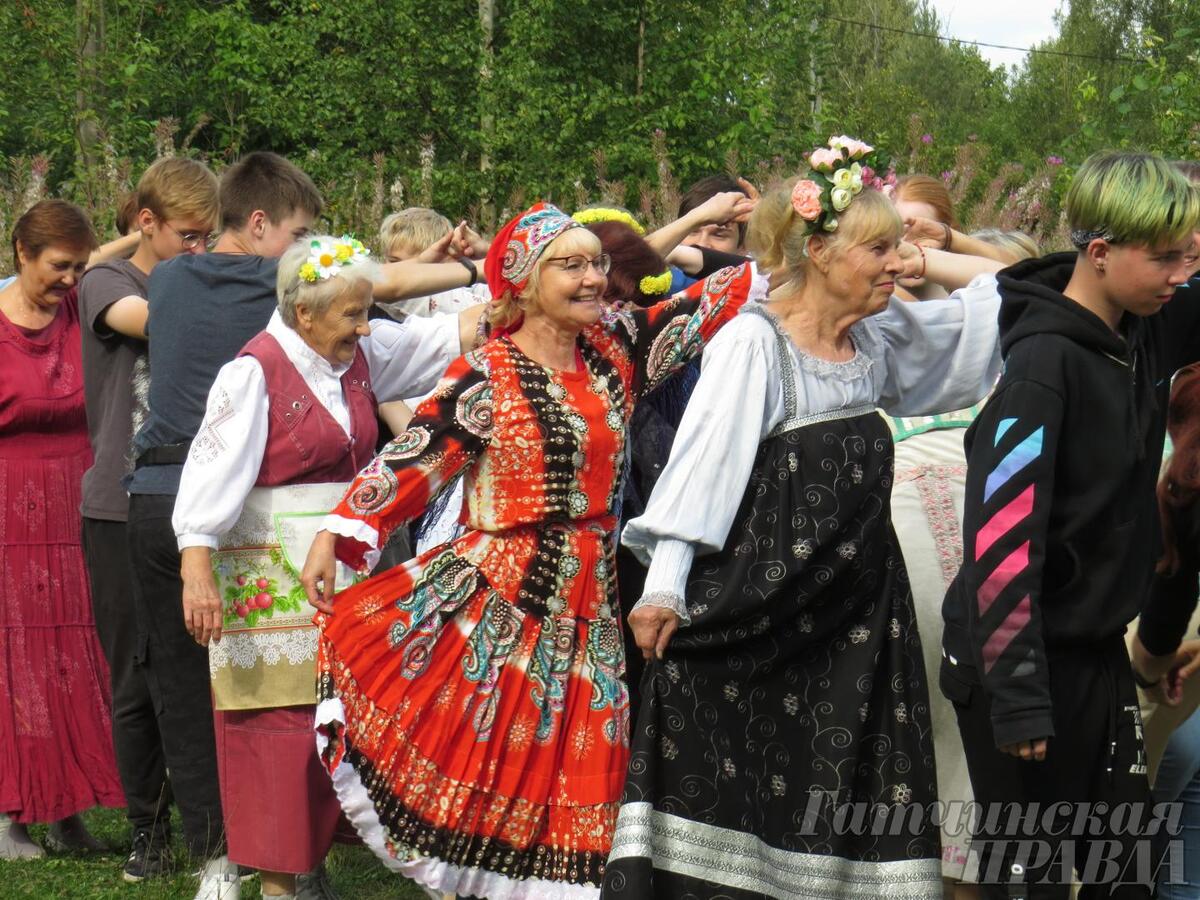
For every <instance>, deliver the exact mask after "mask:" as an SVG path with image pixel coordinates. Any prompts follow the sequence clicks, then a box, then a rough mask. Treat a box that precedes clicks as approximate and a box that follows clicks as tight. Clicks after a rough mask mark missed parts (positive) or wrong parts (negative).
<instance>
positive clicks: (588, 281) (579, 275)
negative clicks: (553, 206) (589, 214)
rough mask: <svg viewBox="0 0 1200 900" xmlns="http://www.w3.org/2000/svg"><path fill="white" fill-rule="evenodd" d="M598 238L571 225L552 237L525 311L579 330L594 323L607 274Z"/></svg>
mask: <svg viewBox="0 0 1200 900" xmlns="http://www.w3.org/2000/svg"><path fill="white" fill-rule="evenodd" d="M603 267H604V263H603V262H602V257H601V248H600V240H599V238H597V237H596V236H595V235H594V234H592V233H591V232H590V231H588V230H587V229H586V228H572V229H571V230H569V231H567V232H565V233H563V234H561V235H559V237H557V238H555V239H554V240H553V241H551V242H550V244H549V245H548V246H547V247H546V249H545V250H544V251H543V253H542V257H541V259H540V260H539V261H538V266H537V276H536V281H537V286H536V289H535V290H534V291H533V292H532V296H531V297H530V298H529V300H528V301H527V306H526V309H525V314H526V315H527V316H530V317H533V316H540V317H544V318H545V319H547V320H549V322H550V323H551V324H553V325H554V326H556V327H558V328H561V329H564V330H569V331H581V330H583V329H584V328H586V327H588V326H589V325H592V324H595V322H596V321H597V320H598V319H599V318H600V314H601V312H602V311H603V309H604V305H603V302H602V301H603V298H604V290H605V288H606V287H607V286H608V276H607V275H606V274H605V273H604V272H603V271H601V269H602V268H603Z"/></svg>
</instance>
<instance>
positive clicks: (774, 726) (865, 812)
mask: <svg viewBox="0 0 1200 900" xmlns="http://www.w3.org/2000/svg"><path fill="white" fill-rule="evenodd" d="M787 403H788V406H789V415H788V421H786V422H785V423H784V425H783V426H781V428H780V430H779V431H778V432H777V433H773V434H772V435H770V436H768V437H767V438H766V439H765V440H764V441H763V442H762V443H761V444H760V445H759V448H758V453H757V457H756V459H755V463H754V468H753V472H752V475H751V477H750V480H749V483H748V484H747V486H746V488H745V492H744V495H743V497H742V500H741V505H740V507H739V508H738V511H737V514H736V517H735V518H734V521H733V525H732V527H731V529H730V531H729V536H728V538H727V540H726V542H725V546H724V547H723V549H722V550H721V551H720V552H718V553H716V554H713V555H710V556H703V557H700V558H698V559H697V560H696V561H695V562H694V563H693V566H692V570H691V575H690V576H689V579H688V584H687V598H686V599H687V603H688V608H689V611H690V614H691V617H692V622H691V625H690V626H689V627H687V628H683V629H681V630H680V631H679V632H678V634H677V635H676V636H675V638H674V639H673V640H672V642H671V644H670V645H669V647H668V648H667V651H666V654H665V656H664V658H663V659H662V660H661V661H657V662H654V663H652V664H650V666H649V668H648V670H647V672H646V674H645V676H644V677H643V679H642V682H641V698H640V707H639V711H638V717H637V721H636V723H635V724H634V727H633V732H632V735H631V753H632V756H631V760H630V770H629V780H628V782H627V784H626V788H625V795H624V799H623V801H622V806H621V811H620V814H619V817H618V825H617V832H616V835H615V837H614V840H613V851H612V854H611V856H610V857H609V864H608V867H607V870H606V874H605V881H604V888H603V894H602V895H603V896H604V897H611V898H619V900H625V898H639V900H640V898H643V897H672V898H697V900H701V898H703V900H709V898H718V897H719V898H736V900H743V898H752V897H753V898H759V897H776V898H780V897H805V898H807V897H834V896H836V897H842V896H845V897H892V896H896V897H908V898H918V897H919V898H924V897H929V896H933V895H932V894H931V893H930V891H936V895H937V896H940V891H941V882H940V867H939V863H938V858H939V856H940V853H939V833H938V828H937V822H936V821H933V820H932V819H930V818H929V817H926V816H924V815H923V814H924V813H925V812H927V811H928V807H929V805H930V804H932V802H933V801H934V800H935V799H936V790H937V786H936V779H935V774H934V761H933V741H932V735H931V725H930V719H929V706H928V692H927V688H926V679H925V666H924V662H923V659H922V654H921V644H920V638H919V637H918V634H917V626H916V619H915V614H914V610H913V603H912V596H911V593H910V592H909V587H908V580H907V576H906V574H905V570H904V565H903V561H902V558H901V555H900V549H899V544H898V542H897V539H896V535H895V532H894V530H893V528H892V522H891V514H890V510H889V503H888V498H889V496H890V493H891V480H892V441H891V435H890V433H889V432H888V429H887V426H886V425H885V423H884V421H883V419H882V418H881V417H880V416H879V415H878V414H877V413H876V412H874V411H865V412H858V413H854V412H853V411H850V412H851V414H847V415H844V417H840V418H839V417H829V418H825V417H818V421H812V420H809V421H807V422H804V423H803V424H799V425H796V424H795V421H796V416H795V415H794V399H793V397H788V399H787ZM714 873H720V874H719V876H717V875H715V874H714ZM706 874H708V875H709V876H710V877H708V878H706V877H705V875H706Z"/></svg>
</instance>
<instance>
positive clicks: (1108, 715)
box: [940, 639, 1177, 900]
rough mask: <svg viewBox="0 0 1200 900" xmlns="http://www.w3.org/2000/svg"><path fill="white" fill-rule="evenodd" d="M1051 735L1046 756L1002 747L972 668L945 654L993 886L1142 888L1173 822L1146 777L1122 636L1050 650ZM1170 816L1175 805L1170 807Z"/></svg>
mask: <svg viewBox="0 0 1200 900" xmlns="http://www.w3.org/2000/svg"><path fill="white" fill-rule="evenodd" d="M1048 664H1049V669H1050V693H1051V701H1052V704H1053V715H1054V731H1055V736H1054V737H1052V738H1050V740H1049V744H1048V746H1047V751H1046V759H1045V760H1044V761H1043V762H1034V761H1028V762H1027V761H1025V760H1021V759H1017V758H1016V757H1013V756H1009V755H1008V754H1005V753H1001V752H1000V751H999V750H998V749H996V745H995V742H994V740H993V736H992V725H991V718H990V702H989V699H988V697H987V695H985V693H984V692H983V690H982V689H981V688H980V685H979V680H978V677H977V675H976V674H975V671H974V670H973V669H972V668H970V667H968V666H966V665H962V664H959V665H954V664H951V663H950V662H949V660H946V659H943V660H942V670H941V679H940V681H941V688H942V693H944V694H945V695H946V697H947V698H948V699H949V700H950V701H951V702H952V703H953V704H954V707H955V712H956V713H957V716H958V727H959V732H960V733H961V735H962V742H963V750H964V751H965V753H966V758H967V769H968V772H969V773H970V776H971V787H972V789H973V791H974V794H975V802H976V803H977V804H978V807H977V808H976V810H975V812H976V813H977V815H978V818H977V824H976V827H975V829H974V841H973V843H972V853H978V855H979V856H978V860H979V881H980V882H981V889H982V891H983V895H984V896H985V897H988V898H1017V897H1019V898H1029V900H1042V898H1045V900H1060V898H1062V900H1065V898H1066V897H1068V895H1069V893H1070V885H1071V880H1072V870H1074V872H1075V873H1076V875H1077V877H1078V879H1079V880H1080V882H1081V883H1082V885H1083V887H1082V888H1081V890H1080V893H1079V896H1080V898H1081V900H1095V898H1102V897H1103V898H1109V897H1111V898H1147V897H1150V896H1151V891H1152V885H1153V884H1154V880H1155V878H1156V877H1157V870H1158V867H1159V866H1160V865H1164V864H1166V863H1169V859H1170V858H1169V856H1167V855H1165V854H1166V852H1167V850H1168V840H1169V837H1170V832H1171V831H1172V829H1173V825H1172V819H1171V817H1170V816H1167V815H1166V810H1165V808H1161V807H1160V808H1155V807H1154V806H1153V805H1152V802H1151V798H1150V788H1149V784H1148V782H1147V779H1146V759H1145V750H1144V745H1143V742H1142V728H1141V714H1140V712H1139V708H1138V699H1137V692H1136V690H1135V688H1134V684H1133V676H1132V673H1131V670H1130V666H1129V659H1128V656H1127V655H1126V651H1125V644H1124V642H1123V640H1120V639H1118V640H1115V641H1112V642H1110V643H1108V644H1106V645H1104V646H1102V647H1089V648H1081V649H1073V650H1070V651H1053V650H1052V651H1050V652H1049V659H1048ZM1176 819H1177V816H1176Z"/></svg>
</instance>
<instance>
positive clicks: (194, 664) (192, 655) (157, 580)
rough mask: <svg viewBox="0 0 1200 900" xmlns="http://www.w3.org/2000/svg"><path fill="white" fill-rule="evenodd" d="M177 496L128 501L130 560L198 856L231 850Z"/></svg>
mask: <svg viewBox="0 0 1200 900" xmlns="http://www.w3.org/2000/svg"><path fill="white" fill-rule="evenodd" d="M174 508H175V497H174V495H171V496H159V495H152V494H134V495H133V496H131V497H130V499H129V526H128V529H129V530H128V535H129V558H130V568H131V571H132V575H133V596H134V608H135V612H136V616H137V627H138V642H139V647H140V648H141V658H142V670H143V672H144V673H145V676H146V683H147V686H148V687H149V690H150V696H151V698H152V699H153V701H154V712H155V716H156V717H157V719H158V732H159V735H160V738H161V746H162V753H163V760H164V762H165V764H166V767H167V771H168V772H169V773H170V778H171V790H172V792H173V794H174V797H175V802H176V804H177V805H178V806H179V815H180V819H181V820H182V822H183V833H184V839H185V840H186V842H187V845H188V849H189V850H190V851H191V853H192V854H193V855H195V856H198V857H201V858H209V857H213V856H218V855H220V854H221V853H223V852H224V847H225V839H224V820H223V818H222V815H221V793H220V789H219V786H218V782H217V748H216V739H215V737H214V734H213V710H212V687H211V684H210V679H209V674H208V650H207V648H205V647H201V646H200V645H199V644H197V643H196V642H195V641H194V640H193V639H192V636H191V635H190V634H188V632H187V629H186V628H185V627H184V624H183V605H182V598H183V582H182V581H181V579H180V577H179V563H180V557H179V550H178V548H177V545H176V542H175V532H174V530H173V529H172V528H171V512H172V511H173V510H174Z"/></svg>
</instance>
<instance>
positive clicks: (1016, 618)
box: [983, 594, 1031, 674]
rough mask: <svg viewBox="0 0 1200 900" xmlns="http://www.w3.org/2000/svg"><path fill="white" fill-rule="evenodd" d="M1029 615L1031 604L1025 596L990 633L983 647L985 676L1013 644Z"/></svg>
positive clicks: (1027, 622) (1027, 596)
mask: <svg viewBox="0 0 1200 900" xmlns="http://www.w3.org/2000/svg"><path fill="white" fill-rule="evenodd" d="M1030 615H1031V604H1030V601H1029V595H1028V594H1026V595H1025V596H1024V597H1022V598H1021V602H1020V603H1018V604H1017V605H1016V606H1015V607H1014V608H1013V611H1012V612H1010V613H1009V614H1008V615H1007V616H1005V617H1004V621H1003V622H1001V623H1000V626H999V627H998V628H997V629H996V630H995V631H993V632H992V634H991V637H989V638H988V639H987V643H986V644H984V645H983V671H984V673H985V674H986V673H987V672H990V671H991V670H992V666H994V665H996V662H997V661H998V660H999V659H1000V657H1001V656H1003V655H1004V651H1005V650H1007V649H1008V645H1009V644H1011V643H1012V642H1013V638H1015V637H1016V636H1017V635H1018V634H1020V633H1021V629H1022V628H1024V627H1025V626H1026V625H1028V624H1029V618H1030Z"/></svg>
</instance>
